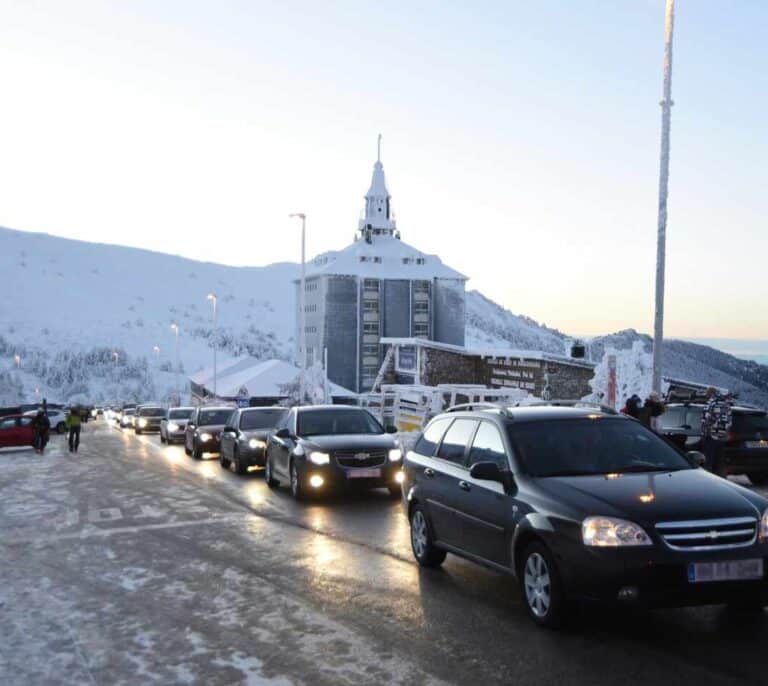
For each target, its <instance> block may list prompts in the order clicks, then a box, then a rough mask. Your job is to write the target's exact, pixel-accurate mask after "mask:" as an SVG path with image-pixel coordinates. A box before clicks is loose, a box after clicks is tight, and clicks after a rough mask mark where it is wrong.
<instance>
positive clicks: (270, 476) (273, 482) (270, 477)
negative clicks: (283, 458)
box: [264, 455, 280, 488]
mask: <svg viewBox="0 0 768 686" xmlns="http://www.w3.org/2000/svg"><path fill="white" fill-rule="evenodd" d="M264 481H266V482H267V486H269V487H270V488H277V487H278V486H279V485H280V483H279V482H278V480H277V479H276V478H275V475H274V472H273V471H272V460H270V459H269V455H267V457H266V459H265V460H264Z"/></svg>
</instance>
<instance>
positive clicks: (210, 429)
mask: <svg viewBox="0 0 768 686" xmlns="http://www.w3.org/2000/svg"><path fill="white" fill-rule="evenodd" d="M232 410H233V408H231V407H196V408H195V409H194V411H193V412H192V416H191V417H190V418H189V421H188V422H187V426H186V428H185V429H184V452H185V453H187V455H192V457H194V458H195V459H196V460H201V459H203V455H204V454H205V453H218V452H219V449H220V447H221V433H222V431H224V426H225V424H226V423H227V420H228V419H229V417H230V415H231V414H232Z"/></svg>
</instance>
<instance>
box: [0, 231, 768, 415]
mask: <svg viewBox="0 0 768 686" xmlns="http://www.w3.org/2000/svg"><path fill="white" fill-rule="evenodd" d="M110 238H111V237H110V236H106V235H105V240H109V239H110ZM190 240H204V238H199V237H190ZM205 240H212V238H210V237H209V238H206V239H205ZM252 259H253V261H254V262H258V261H259V256H258V254H254V255H253V256H252ZM0 274H2V275H3V280H4V283H5V284H6V292H8V293H11V294H12V295H11V297H6V298H3V299H2V300H0V404H8V403H15V402H20V401H22V400H26V401H33V400H35V399H36V398H38V397H48V398H49V399H50V400H62V401H64V400H71V399H77V400H85V399H88V400H91V401H94V402H102V401H103V402H109V401H110V400H117V399H119V398H126V397H132V396H134V395H135V396H140V397H143V398H148V397H151V398H153V399H157V400H164V399H167V398H168V397H169V395H170V394H172V393H173V392H174V389H175V387H176V376H175V374H174V371H173V370H174V365H175V354H176V351H175V333H174V331H173V330H172V329H171V324H172V323H174V322H176V323H178V324H179V332H180V333H179V339H178V340H179V346H178V355H179V362H180V365H181V368H182V370H183V374H182V375H181V378H182V380H183V379H185V378H186V375H189V374H192V373H194V372H197V371H199V370H201V369H204V368H207V367H210V366H211V363H212V349H211V347H210V343H211V340H212V335H213V326H212V312H211V303H210V302H209V301H208V300H207V295H208V294H209V293H211V292H214V293H216V295H217V297H218V313H217V314H218V340H219V350H220V355H221V356H222V358H223V357H225V356H230V357H232V356H240V355H250V356H252V357H256V358H259V359H269V358H279V359H291V357H292V354H293V348H294V341H293V335H294V321H293V312H294V297H295V296H294V288H293V286H292V284H291V281H292V279H294V278H296V277H297V276H298V265H295V264H289V263H281V264H273V265H269V266H266V267H248V268H244V267H228V266H224V265H218V264H212V263H208V262H196V261H193V260H188V259H184V258H181V257H175V256H171V255H164V254H161V253H154V252H149V251H145V250H137V249H134V248H126V247H120V246H114V245H105V244H96V243H86V242H80V241H73V240H68V239H63V238H57V237H53V236H48V235H45V234H35V233H27V232H21V231H12V230H9V229H3V228H0ZM466 313H467V323H466V342H467V346H469V347H476V348H482V349H484V350H492V349H498V350H504V349H506V350H509V349H515V350H542V351H546V352H551V353H557V354H563V353H564V351H565V350H566V348H567V344H568V341H569V337H568V336H567V335H566V334H564V333H562V332H560V331H557V330H555V329H550V328H547V327H545V326H543V325H541V324H539V323H538V322H536V321H535V320H533V319H531V318H529V317H525V316H521V315H517V314H514V313H512V312H510V311H509V310H505V309H504V308H503V307H501V306H499V305H498V304H496V303H495V302H493V301H492V300H490V299H488V298H487V297H485V296H484V295H482V294H481V293H479V292H477V291H471V290H470V291H468V292H467V307H466ZM638 341H639V342H641V343H642V345H643V347H644V348H645V349H646V350H648V349H649V345H650V339H649V338H648V337H646V336H642V335H641V334H638V333H637V332H636V331H633V330H628V331H624V332H619V333H618V334H612V335H609V336H603V337H598V338H595V339H594V340H593V341H592V342H591V351H592V354H593V359H594V360H595V361H596V362H599V361H600V360H601V359H602V356H603V352H604V351H605V349H607V348H615V349H618V350H622V349H631V348H632V346H633V345H634V344H635V343H636V342H638ZM156 346H157V348H158V350H156V349H155V347H156ZM115 352H116V353H117V355H114V354H113V353H115ZM15 355H20V356H21V367H20V368H18V367H17V365H16V364H15V363H14V356H15ZM665 371H666V372H667V373H668V374H670V375H671V376H673V377H676V378H682V379H688V380H693V381H700V382H702V383H712V384H714V385H717V386H721V387H727V388H732V389H738V390H741V392H742V397H743V398H744V399H745V400H748V401H751V402H755V403H757V404H761V405H765V406H768V367H765V366H761V365H758V364H757V363H755V362H750V361H746V360H739V359H737V358H735V357H733V356H731V355H727V354H725V353H722V352H720V351H717V350H714V349H713V348H708V347H706V346H701V345H696V344H694V343H688V342H683V341H672V342H670V345H669V346H667V349H666V359H665ZM36 391H37V392H36Z"/></svg>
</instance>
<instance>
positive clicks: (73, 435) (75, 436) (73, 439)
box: [66, 407, 83, 453]
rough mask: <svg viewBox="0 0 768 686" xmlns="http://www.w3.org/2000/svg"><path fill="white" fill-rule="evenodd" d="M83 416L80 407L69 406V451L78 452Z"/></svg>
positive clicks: (67, 422) (67, 421)
mask: <svg viewBox="0 0 768 686" xmlns="http://www.w3.org/2000/svg"><path fill="white" fill-rule="evenodd" d="M82 421H83V419H82V416H81V415H80V408H79V407H71V408H69V414H67V420H66V424H67V430H68V431H69V452H71V453H76V452H77V449H78V448H79V447H80V426H81V424H82Z"/></svg>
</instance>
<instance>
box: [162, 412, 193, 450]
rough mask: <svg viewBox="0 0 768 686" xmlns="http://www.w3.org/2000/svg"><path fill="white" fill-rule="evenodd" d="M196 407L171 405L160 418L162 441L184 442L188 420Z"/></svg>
mask: <svg viewBox="0 0 768 686" xmlns="http://www.w3.org/2000/svg"><path fill="white" fill-rule="evenodd" d="M194 409H195V408H194V407H171V408H169V409H168V411H167V412H166V413H165V417H163V418H162V419H161V420H160V442H161V443H183V442H184V432H185V431H186V428H187V422H188V421H189V418H190V417H191V416H192V411H193V410H194Z"/></svg>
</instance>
